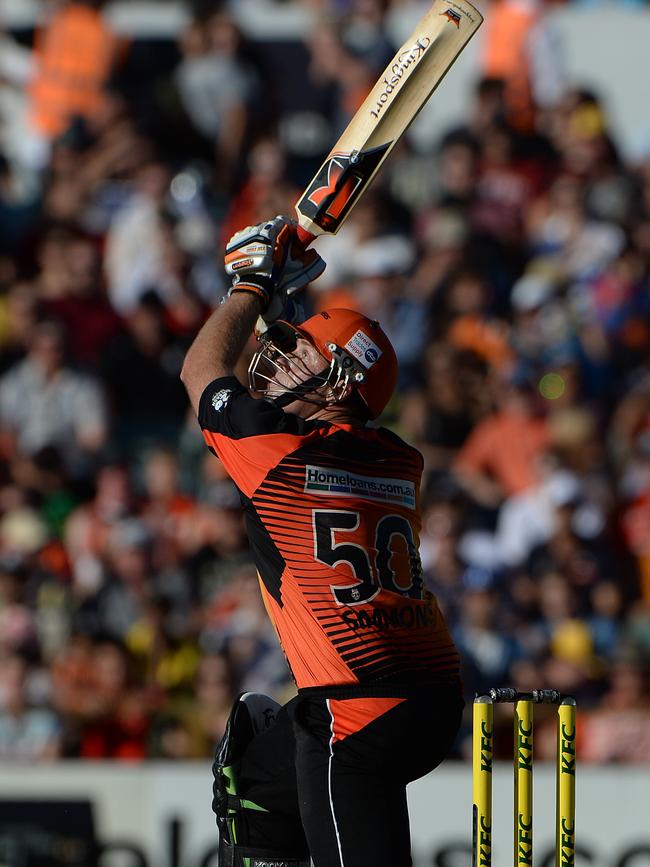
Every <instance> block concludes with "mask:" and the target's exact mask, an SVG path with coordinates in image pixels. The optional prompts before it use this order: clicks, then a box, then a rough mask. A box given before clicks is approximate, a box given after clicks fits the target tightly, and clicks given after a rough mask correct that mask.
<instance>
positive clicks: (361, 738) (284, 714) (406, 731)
mask: <svg viewBox="0 0 650 867" xmlns="http://www.w3.org/2000/svg"><path fill="white" fill-rule="evenodd" d="M462 708H463V700H462V698H461V696H460V692H459V689H458V688H457V687H446V686H438V687H429V688H427V690H426V692H425V691H424V690H423V691H422V694H419V695H418V696H417V697H410V698H400V699H390V698H369V699H364V698H346V699H341V698H327V697H324V696H321V695H308V696H305V695H299V696H298V697H297V698H295V699H293V700H292V701H290V702H289V703H288V704H287V705H285V707H283V708H282V710H281V711H280V712H279V713H278V716H277V719H276V722H275V724H274V726H273V727H272V728H271V729H270V730H269V731H267V732H265V733H264V734H262V735H260V736H258V737H256V738H255V739H254V740H253V741H252V742H251V744H250V746H249V747H248V749H247V751H246V753H245V754H244V756H243V760H242V764H241V766H240V772H239V781H238V782H239V784H238V789H239V791H238V793H239V794H240V795H242V796H244V797H246V798H249V799H250V800H252V801H254V802H255V803H257V804H259V805H260V806H262V807H265V808H266V809H267V810H270V811H271V812H272V813H275V814H278V813H279V814H282V815H284V816H293V817H295V818H296V822H298V821H300V822H301V823H302V828H303V829H304V833H305V835H306V838H307V843H308V845H309V851H310V853H311V857H312V860H313V863H314V865H315V867H368V865H369V864H372V865H373V867H410V865H411V864H412V861H411V842H410V831H409V818H408V809H407V801H406V786H407V784H408V783H409V782H411V781H412V780H416V779H417V778H418V777H421V776H423V775H424V774H427V773H428V772H429V771H431V770H433V769H434V768H435V767H437V765H439V764H440V762H441V761H442V760H443V759H444V757H445V756H446V754H447V753H448V752H449V749H450V748H451V745H452V743H453V741H454V738H455V736H456V733H457V731H458V728H459V725H460V718H461V713H462ZM266 842H273V843H274V844H277V843H278V842H279V841H277V840H273V841H270V840H263V839H260V840H259V841H255V845H259V846H260V847H263V846H264V844H265V843H266Z"/></svg>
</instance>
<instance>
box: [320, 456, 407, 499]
mask: <svg viewBox="0 0 650 867" xmlns="http://www.w3.org/2000/svg"><path fill="white" fill-rule="evenodd" d="M305 491H310V492H311V493H314V494H325V495H326V496H330V497H362V498H363V499H364V500H381V501H382V502H384V503H398V504H399V505H400V506H406V507H407V508H408V509H414V508H415V484H414V483H413V482H410V481H408V479H385V478H378V477H375V476H361V475H359V474H357V473H349V472H347V471H346V470H337V469H334V468H333V467H319V466H315V465H313V464H307V466H306V467H305Z"/></svg>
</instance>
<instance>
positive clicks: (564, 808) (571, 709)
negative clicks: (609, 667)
mask: <svg viewBox="0 0 650 867" xmlns="http://www.w3.org/2000/svg"><path fill="white" fill-rule="evenodd" d="M557 717H558V718H557V754H556V758H557V768H556V772H555V783H556V786H557V791H556V800H555V867H563V865H572V864H573V862H574V857H575V818H576V702H575V699H573V698H564V699H562V702H561V704H560V705H559V707H558V709H557Z"/></svg>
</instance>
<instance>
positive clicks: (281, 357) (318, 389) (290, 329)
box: [248, 322, 366, 406]
mask: <svg viewBox="0 0 650 867" xmlns="http://www.w3.org/2000/svg"><path fill="white" fill-rule="evenodd" d="M259 339H260V343H261V346H260V348H259V349H258V350H257V352H256V353H255V355H254V356H253V358H252V360H251V363H250V365H249V367H248V384H249V387H250V388H251V390H252V391H255V392H257V393H258V394H261V395H263V396H264V397H267V398H269V399H271V400H274V401H275V402H276V403H277V404H279V405H280V406H286V405H287V404H289V403H293V401H294V400H302V401H305V402H307V403H313V404H315V405H316V406H329V405H330V404H335V403H339V402H340V401H341V400H342V399H343V398H344V397H346V396H347V394H348V393H349V390H350V387H352V386H355V385H361V384H362V383H363V382H364V380H365V378H366V375H365V373H364V371H363V368H361V366H360V365H359V364H358V362H357V361H356V360H355V359H354V358H352V356H350V355H349V354H348V353H347V352H345V351H344V350H343V349H341V348H340V347H339V346H337V345H336V344H335V343H329V344H328V345H327V349H328V351H329V352H330V353H331V355H332V357H331V360H330V361H329V365H328V366H327V367H326V368H325V369H324V370H323V371H322V372H321V373H314V372H313V371H311V370H310V369H309V367H308V366H307V365H306V364H305V362H304V361H302V360H301V359H300V358H297V357H296V356H295V355H293V353H294V352H295V350H296V346H297V343H298V340H299V339H303V340H307V341H309V342H310V343H311V344H312V346H313V345H314V344H313V342H312V340H311V339H310V338H309V336H308V335H306V334H303V333H302V332H301V331H300V329H298V328H294V326H292V325H290V324H289V323H288V322H274V323H272V324H271V325H269V327H268V328H267V330H266V331H265V333H264V334H263V335H262V336H261V337H260V338H259ZM319 355H321V357H322V358H323V360H324V361H327V358H326V357H325V356H324V355H322V353H320V352H319ZM278 375H281V376H282V377H284V378H285V379H288V380H289V381H290V385H282V384H281V382H279V381H278V378H277V377H278Z"/></svg>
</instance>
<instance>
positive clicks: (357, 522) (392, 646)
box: [199, 377, 459, 692]
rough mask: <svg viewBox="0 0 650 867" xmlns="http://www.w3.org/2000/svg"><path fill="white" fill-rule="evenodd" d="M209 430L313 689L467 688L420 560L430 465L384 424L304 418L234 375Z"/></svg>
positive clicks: (217, 390)
mask: <svg viewBox="0 0 650 867" xmlns="http://www.w3.org/2000/svg"><path fill="white" fill-rule="evenodd" d="M199 423H200V425H201V428H202V430H203V435H204V437H205V441H206V443H207V444H208V446H209V447H210V448H211V449H212V450H213V451H214V452H216V454H217V455H218V456H219V458H220V459H221V461H222V462H223V464H224V466H225V467H226V469H227V470H228V472H229V473H230V475H231V477H232V478H233V480H234V482H235V484H236V485H237V487H238V488H239V491H240V493H241V497H242V503H243V505H244V510H245V515H246V524H247V530H248V535H249V539H250V542H251V546H252V550H253V554H254V557H255V561H256V564H257V568H258V572H259V575H260V579H261V586H262V594H263V597H264V601H265V604H266V608H267V610H268V612H269V615H270V617H271V619H272V621H273V623H274V625H275V628H276V630H277V633H278V636H279V639H280V643H281V644H282V647H283V650H284V652H285V655H286V657H287V660H288V662H289V665H290V666H291V670H292V672H293V675H294V678H295V680H296V684H297V686H298V688H299V689H300V690H304V689H307V688H322V687H338V688H348V689H352V691H354V690H363V689H365V688H368V687H370V688H372V691H373V692H377V688H380V687H383V686H385V687H386V688H388V689H392V690H394V689H395V688H396V687H399V686H403V687H405V688H406V687H408V686H415V685H417V684H421V683H436V682H454V681H456V680H457V678H458V669H459V661H458V654H457V652H456V649H455V647H454V645H453V642H452V640H451V638H450V636H449V633H448V630H447V627H446V624H445V622H444V618H443V617H442V615H441V613H440V610H439V609H438V605H437V603H436V600H435V598H434V597H433V596H432V595H431V593H429V592H428V591H427V590H426V588H425V587H424V585H423V580H422V570H421V566H420V558H419V554H418V547H419V530H420V515H419V483H420V477H421V474H422V456H421V455H420V453H419V452H418V451H417V450H416V449H413V448H411V447H410V446H408V445H406V443H404V442H403V441H402V440H401V439H400V438H399V437H397V436H395V435H394V434H392V433H390V432H389V431H387V430H385V429H382V428H379V429H372V428H357V427H352V426H350V425H345V424H343V425H339V424H332V423H329V422H323V421H305V420H303V419H300V418H298V417H297V416H293V415H290V414H285V413H284V412H283V411H282V410H281V409H280V408H279V407H277V406H276V405H275V404H274V403H273V402H272V401H269V400H257V399H254V398H253V397H251V395H250V394H249V392H248V391H247V390H246V389H245V388H244V387H243V386H242V385H241V384H240V383H239V382H238V381H237V380H236V379H235V378H234V377H225V378H222V379H217V380H215V381H214V382H212V383H211V384H210V385H208V386H207V388H206V389H205V391H204V393H203V395H202V397H201V402H200V407H199Z"/></svg>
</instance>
